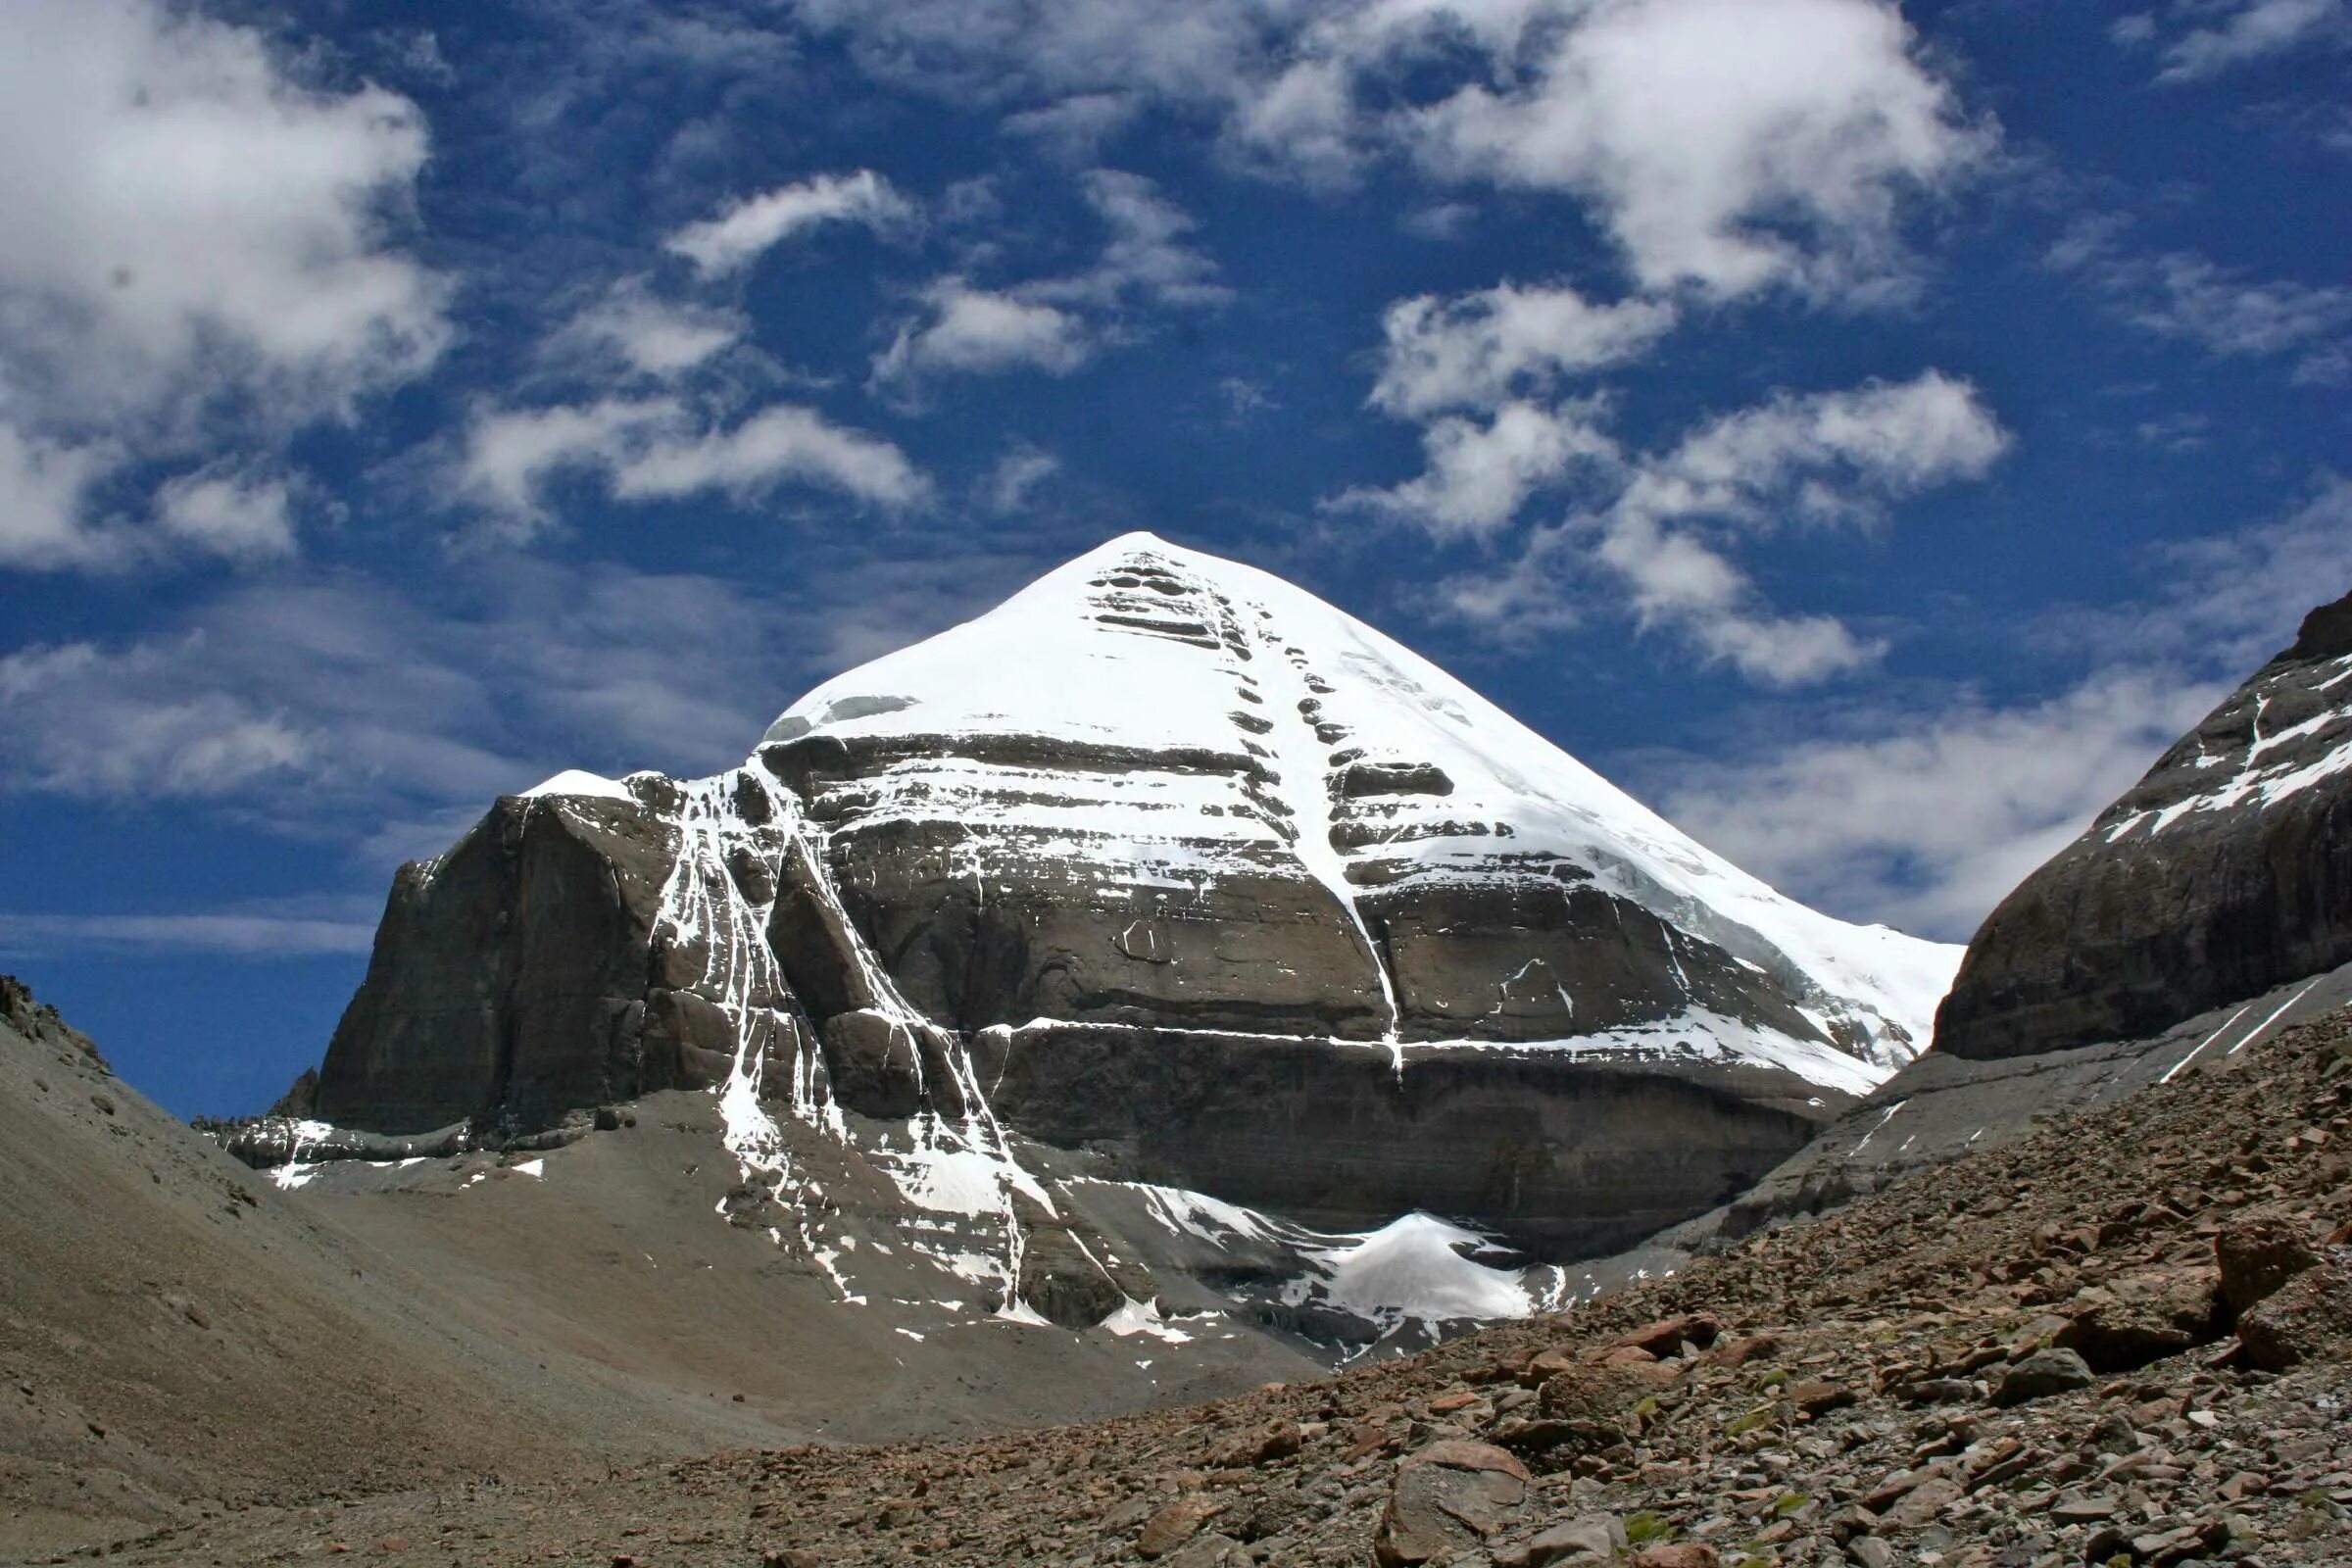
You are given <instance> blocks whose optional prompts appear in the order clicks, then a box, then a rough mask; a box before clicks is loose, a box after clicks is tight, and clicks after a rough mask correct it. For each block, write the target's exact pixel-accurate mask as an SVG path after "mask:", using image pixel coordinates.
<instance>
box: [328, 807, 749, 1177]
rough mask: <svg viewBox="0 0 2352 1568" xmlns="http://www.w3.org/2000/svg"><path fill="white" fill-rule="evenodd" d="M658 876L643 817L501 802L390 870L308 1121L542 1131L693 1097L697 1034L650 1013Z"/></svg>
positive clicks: (670, 1015)
mask: <svg viewBox="0 0 2352 1568" xmlns="http://www.w3.org/2000/svg"><path fill="white" fill-rule="evenodd" d="M668 869H669V867H668V855H667V852H666V848H665V845H664V843H663V834H662V828H661V826H660V824H659V823H658V822H657V821H656V819H655V818H654V817H653V816H652V814H651V813H650V812H648V811H647V810H645V809H643V808H641V807H637V806H632V805H626V804H623V803H620V802H617V801H605V800H577V799H566V800H564V801H563V802H562V803H558V802H557V801H554V800H550V799H525V798H509V799H507V800H504V801H501V802H500V803H499V804H498V805H497V806H496V807H495V808H493V809H492V810H491V812H490V814H489V815H488V816H486V817H484V818H483V819H482V820H481V821H480V822H479V823H478V824H476V825H475V827H474V828H473V830H472V831H471V832H469V833H468V834H466V837H465V838H464V839H462V840H461V841H460V842H459V843H458V845H457V846H456V848H454V849H453V850H451V851H450V853H449V854H447V855H445V856H443V857H442V858H440V859H438V860H432V861H418V862H415V863H412V864H410V865H406V866H403V867H402V868H401V871H400V875H399V876H398V878H397V879H396V880H395V881H394V883H393V886H392V897H391V901H390V903H389V904H388V905H387V907H386V908H385V911H384V919H383V923H382V925H381V927H380V928H379V932H378V935H377V939H376V947H375V952H374V955H373V956H372V957H371V958H370V959H369V961H368V978H367V980H366V981H365V982H364V983H363V984H362V985H361V987H360V990H359V993H358V995H357V996H355V997H354V998H353V999H352V1002H351V1005H350V1006H349V1007H348V1008H347V1009H346V1010H345V1012H344V1015H343V1020H342V1022H341V1023H340V1024H339V1025H338V1026H337V1028H336V1030H335V1036H334V1040H333V1041H332V1043H331V1044H330V1045H329V1046H328V1047H327V1053H326V1060H325V1063H324V1064H323V1066H322V1067H321V1068H320V1071H319V1086H318V1094H317V1100H316V1108H317V1113H318V1114H319V1116H320V1117H322V1118H324V1119H326V1120H328V1121H333V1122H337V1123H339V1124H348V1125H351V1126H355V1127H365V1128H368V1129H370V1130H373V1131H378V1132H392V1133H407V1132H420V1131H424V1130H426V1129H428V1128H437V1127H442V1126H445V1125H447V1124H449V1123H451V1122H456V1121H464V1120H467V1119H475V1120H480V1121H484V1122H500V1121H504V1122H507V1123H510V1124H515V1125H545V1124H546V1123H548V1122H550V1121H553V1120H555V1119H558V1118H560V1117H561V1116H562V1115H563V1114H564V1112H565V1111H567V1110H571V1109H574V1108H579V1107H586V1106H592V1105H595V1104H597V1103H603V1102H607V1101H613V1100H623V1099H628V1098H630V1097H631V1096H634V1095H637V1094H640V1093H643V1092H646V1091H650V1090H654V1089H661V1088H669V1087H675V1086H679V1085H682V1084H688V1083H692V1082H695V1081H697V1075H696V1073H695V1071H694V1066H693V1063H692V1061H691V1060H690V1052H691V1051H692V1045H693V1042H694V1041H695V1039H696V1035H695V1030H696V1024H697V1020H696V1019H695V1017H694V1016H693V1015H692V1013H691V1011H689V1010H688V1009H687V1008H686V1007H685V1006H682V1005H677V1004H675V1003H674V1002H671V1001H667V1000H657V993H659V992H661V991H662V989H663V988H660V987H658V986H657V985H656V983H655V982H656V979H657V974H656V969H655V964H654V954H653V951H652V937H653V917H654V911H655V906H656V902H657V900H658V898H659V896H660V892H661V888H662V880H663V878H664V876H665V875H666V874H667V872H668ZM649 1023H650V1025H651V1029H650V1034H651V1038H650V1039H649ZM728 1038H729V1039H730V1041H731V1038H732V1030H731V1029H730V1030H729V1031H728ZM700 1081H703V1082H708V1081H710V1080H709V1079H708V1078H702V1079H700Z"/></svg>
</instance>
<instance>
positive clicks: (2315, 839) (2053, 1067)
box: [1668, 596, 2352, 1247]
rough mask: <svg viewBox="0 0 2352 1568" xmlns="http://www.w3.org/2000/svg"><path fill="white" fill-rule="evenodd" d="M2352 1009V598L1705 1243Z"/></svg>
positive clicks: (2177, 754) (2127, 809) (2127, 811)
mask: <svg viewBox="0 0 2352 1568" xmlns="http://www.w3.org/2000/svg"><path fill="white" fill-rule="evenodd" d="M2348 1004H2352V596H2347V597H2346V598H2344V599H2341V600H2338V601H2336V602H2335V603H2333V604H2329V605H2324V606H2322V607H2321V608H2320V609H2318V610H2315V611H2313V612H2312V613H2310V614H2309V615H2308V616H2306V617H2305V618H2304V621H2303V626H2302V631H2301V633H2300V635H2298V636H2297V637H2296V639H2295V642H2294V644H2293V646H2292V647H2289V648H2288V649H2286V650H2285V651H2284V652H2282V653H2280V654H2279V655H2278V657H2277V658H2276V659H2273V660H2272V661H2270V662H2268V663H2266V664H2264V665H2263V666H2262V667H2261V668H2260V669H2258V670H2256V671H2255V672H2254V674H2253V676H2252V677H2251V678H2250V679H2248V680H2247V681H2246V683H2245V684H2244V685H2242V686H2240V687H2239V688H2238V689H2237V690H2236V691H2235V692H2233V693H2232V694H2230V696H2229V700H2228V701H2226V702H2224V703H2223V704H2222V705H2221V706H2220V707H2219V708H2217V709H2215V710H2214V711H2213V712H2212V713H2210V714H2208V715H2207V716H2206V717H2205V719H2204V720H2203V721H2202V722H2200V723H2199V724H2198V725H2197V726H2196V727H2195V728H2194V729H2192V730H2190V731H2189V732H2188V733H2187V734H2186V735H2184V736H2182V737H2181V738H2180V740H2179V741H2178V742H2177V743H2175V744H2174V745H2173V747H2172V748H2171V749H2170V750H2168V751H2167V752H2166V753H2165V754H2164V756H2163V757H2162V758H2160V759H2158V760H2157V762H2156V765H2155V766H2153V767H2151V768H2150V769H2149V770H2148V772H2147V775H2146V776H2145V777H2144V778H2142V779H2141V780H2140V781H2139V782H2138V783H2137V784H2135V785H2133V786H2132V787H2131V790H2129V791H2128V792H2126V793H2125V794H2124V796H2123V797H2122V798H2121V799H2119V800H2118V801H2116V802H2115V804H2114V805H2112V806H2110V807H2108V808H2107V809H2106V810H2104V811H2102V812H2100V813H2099V817H2098V820H2097V821H2095V822H2094V823H2092V824H2091V826H2090V827H2089V829H2088V830H2087V831H2085V832H2084V833H2083V834H2082V837H2080V838H2079V839H2077V840H2076V841H2075V842H2074V843H2073V844H2071V845H2069V846H2068V847H2067V848H2066V849H2065V850H2063V851H2061V852H2060V853H2059V854H2058V855H2057V856H2055V857H2054V858H2051V859H2050V861H2049V862H2048V863H2047V864H2045V865H2043V866H2042V867H2041V868H2040V869H2039V870H2037V871H2035V872H2034V874H2033V875H2032V876H2030V877H2028V878H2027V879H2026V880H2025V881H2024V882H2023V883H2021V884H2020V885H2019V886H2018V888H2017V890H2016V891H2015V892H2013V893H2011V894H2010V895H2009V897H2008V898H2007V899H2005V900H2003V901H2002V902H2001V905H2000V907H1998V908H1996V909H1994V910H1993V912H1992V913H1991V915H1990V916H1988V917H1987V918H1986V919H1985V924H1984V926H1983V927H1982V928H1981V929H1980V930H1979V931H1978V932H1977V936H1976V940H1975V941H1974V942H1972V943H1970V944H1969V948H1968V955H1967V956H1966V957H1965V958H1964V959H1963V960H1962V961H1961V964H1960V972H1959V974H1958V976H1957V978H1955V979H1954V981H1953V983H1952V990H1951V994H1950V996H1949V997H1947V998H1946V999H1945V1000H1944V1004H1943V1006H1942V1009H1941V1011H1940V1012H1939V1014H1938V1015H1937V1019H1936V1047H1935V1049H1934V1050H1933V1051H1931V1052H1929V1053H1928V1054H1925V1055H1923V1056H1921V1057H1920V1058H1919V1059H1918V1060H1916V1061H1914V1062H1911V1063H1909V1064H1908V1065H1906V1066H1905V1067H1903V1068H1902V1070H1901V1071H1899V1072H1897V1073H1896V1074H1895V1075H1894V1076H1893V1077H1891V1078H1890V1079H1888V1080H1887V1082H1886V1083H1885V1084H1883V1085H1881V1086H1880V1087H1879V1089H1878V1090H1877V1091H1875V1092H1874V1093H1873V1094H1872V1095H1871V1096H1870V1097H1869V1098H1868V1099H1867V1100H1865V1101H1863V1102H1862V1103H1860V1104H1858V1105H1855V1106H1852V1107H1851V1108H1849V1109H1847V1110H1846V1111H1845V1112H1844V1113H1843V1114H1841V1115H1840V1116H1838V1118H1837V1119H1836V1120H1835V1121H1834V1122H1832V1123H1831V1124H1830V1125H1829V1126H1828V1127H1826V1128H1824V1129H1823V1130H1822V1132H1821V1133H1820V1134H1819V1136H1817V1137H1816V1138H1815V1139H1814V1140H1813V1141H1812V1142H1811V1143H1809V1144H1807V1145H1806V1146H1805V1148H1804V1149H1803V1150H1802V1151H1800V1152H1798V1153H1796V1154H1795V1155H1794V1156H1792V1157H1791V1158H1790V1159H1789V1160H1788V1161H1787V1162H1786V1163H1785V1164H1783V1165H1781V1166H1780V1167H1779V1168H1778V1169H1776V1170H1774V1171H1773V1172H1772V1173H1771V1174H1770V1175H1768V1176H1767V1177H1765V1178H1764V1180H1762V1181H1761V1182H1759V1183H1757V1184H1756V1186H1755V1187H1754V1188H1753V1189H1752V1190H1751V1191H1749V1192H1748V1193H1746V1194H1745V1195H1744V1196H1743V1197H1742V1198H1741V1199H1740V1201H1739V1202H1738V1203H1736V1204H1735V1205H1733V1207H1732V1208H1731V1209H1730V1211H1729V1212H1728V1213H1726V1214H1724V1215H1719V1216H1710V1217H1709V1218H1708V1219H1707V1220H1704V1221H1701V1222H1700V1223H1699V1224H1698V1225H1696V1226H1693V1227H1690V1228H1688V1229H1687V1231H1686V1232H1685V1233H1684V1234H1682V1235H1681V1236H1679V1237H1676V1238H1670V1239H1668V1240H1669V1244H1670V1245H1679V1246H1684V1247H1691V1246H1711V1245H1714V1244H1715V1243H1716V1242H1717V1241H1719V1240H1720V1239H1721V1238H1722V1237H1724V1236H1726V1235H1729V1236H1735V1237H1736V1236H1738V1235H1740V1234H1743V1233H1744V1232H1745V1231H1746V1230H1748V1229H1750V1228H1752V1227H1753V1226H1755V1225H1758V1224H1763V1223H1769V1222H1770V1221H1772V1220H1774V1219H1778V1218H1781V1217H1784V1216H1787V1215H1789V1214H1793V1213H1802V1212H1818V1211H1819V1210H1821V1209H1822V1208H1824V1207H1826V1206H1829V1205H1832V1204H1836V1203H1839V1202H1842V1201H1845V1200H1847V1199H1848V1198H1850V1197H1852V1196H1853V1195H1854V1194H1856V1193H1860V1192H1869V1191H1872V1190H1874V1189H1876V1188H1880V1187H1883V1186H1886V1185H1887V1183H1889V1182H1891V1181H1894V1180H1895V1179H1897V1178H1898V1177H1900V1176H1902V1175H1904V1174H1905V1173H1906V1172H1909V1171H1911V1170H1915V1169H1917V1168H1919V1167H1921V1166H1925V1165H1935V1164H1940V1163H1942V1162H1944V1161H1946V1160H1950V1159H1956V1158H1959V1157H1961V1156H1962V1155H1964V1154H1967V1153H1970V1152H1976V1151H1979V1150H1982V1149H1987V1148H1990V1147H1992V1146H1994V1145H1997V1144H2000V1143H2003V1142H2006V1141H2007V1140H2009V1139H2012V1138H2015V1137H2018V1136H2019V1135H2021V1134H2023V1133H2025V1132H2026V1131H2028V1130H2029V1129H2030V1128H2031V1127H2032V1126H2033V1125H2034V1123H2035V1121H2036V1120H2037V1119H2038V1118H2042V1117H2046V1116H2048V1115H2051V1114H2055V1113H2060V1112H2064V1111H2070V1110H2082V1111H2087V1110H2093V1109H2097V1108H2100V1107H2104V1106H2108V1105H2113V1104H2116V1103H2120V1102H2122V1101H2124V1100H2127V1099H2129V1098H2131V1096H2133V1095H2136V1094H2138V1093H2140V1092H2141V1091H2143V1090H2146V1089H2147V1088H2149V1087H2150V1086H2152V1085H2155V1084H2160V1083H2169V1082H2172V1081H2173V1080H2175V1079H2177V1078H2179V1077H2180V1075H2181V1074H2182V1073H2183V1072H2187V1071H2190V1070H2192V1069H2202V1068H2207V1067H2221V1066H2225V1065H2228V1064H2232V1063H2235V1062H2239V1061H2248V1060H2252V1059H2254V1057H2253V1056H2252V1055H2251V1054H2249V1048H2257V1047H2260V1046H2262V1045H2263V1044H2264V1043H2265V1042H2266V1041H2269V1040H2272V1039H2275V1038H2276V1037H2277V1036H2278V1033H2279V1032H2280V1031H2281V1030H2285V1029H2289V1028H2292V1027H2294V1026H2295V1025H2297V1024H2300V1023H2307V1022H2311V1021H2313V1020H2315V1019H2318V1018H2320V1017H2323V1016H2325V1015H2327V1014H2328V1013H2330V1012H2332V1011H2334V1010H2336V1009H2338V1008H2341V1007H2343V1006H2345V1005H2348Z"/></svg>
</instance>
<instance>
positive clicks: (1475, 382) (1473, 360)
mask: <svg viewBox="0 0 2352 1568" xmlns="http://www.w3.org/2000/svg"><path fill="white" fill-rule="evenodd" d="M1676 315H1677V313H1676V310H1675V308H1674V306H1673V305H1671V304H1669V303H1667V302H1665V301H1662V300H1645V299H1631V300H1622V301H1619V302H1617V303H1616V304H1613V305H1595V304H1593V302H1592V301H1590V300H1588V299H1586V298H1585V297H1584V296H1583V295H1582V294H1580V293H1578V292H1577V291H1576V290H1575V289H1573V288H1566V287H1556V288H1542V287H1536V288H1522V287H1520V286H1518V285H1516V284H1512V283H1498V284H1496V285H1495V287H1493V288H1487V289H1479V290H1476V291H1474V292H1472V293H1468V294H1458V295H1455V296H1454V297H1452V298H1451V299H1441V298H1440V297H1438V296H1437V295H1434V294H1421V295H1416V296H1414V297H1413V298H1411V299H1404V300H1398V301H1397V303H1396V304H1394V305H1392V306H1390V307H1389V309H1388V312H1387V314H1386V315H1385V316H1384V317H1383V318H1382V319H1381V332H1382V335H1383V337H1384V338H1385V339H1386V340H1387V342H1386V347H1385V349H1384V351H1383V355H1382V363H1381V369H1380V379H1379V380H1378V381H1377V382H1376V383H1374V385H1373V388H1372V403H1373V406H1374V407H1376V408H1380V409H1385V410H1387V411H1388V412H1389V413H1391V414H1397V415H1401V416H1404V417H1413V418H1418V417H1423V416H1426V415H1429V414H1433V413H1436V412H1437V411H1439V410H1441V409H1447V408H1465V409H1492V408H1495V407H1496V406H1497V405H1499V404H1500V403H1502V402H1503V401H1504V400H1505V399H1507V398H1509V397H1512V396H1514V395H1524V394H1526V393H1528V392H1544V391H1548V390H1550V389H1551V387H1552V386H1553V385H1554V384H1555V383H1556V382H1557V381H1558V380H1559V379H1560V377H1562V376H1564V375H1570V374H1574V373H1576V372H1578V371H1583V370H1592V369H1597V368H1602V367H1604V366H1609V365H1615V364H1619V363H1622V362H1624V361H1626V360H1630V359H1634V358H1636V357H1638V356H1640V355H1641V354H1642V352H1644V351H1645V350H1647V349H1648V348H1649V346H1650V345H1651V344H1653V343H1655V342H1656V341H1657V340H1658V339H1659V338H1660V337H1662V336H1664V335H1665V333H1666V331H1667V330H1668V329H1669V328H1671V327H1672V326H1673V325H1674V322H1675V318H1676Z"/></svg>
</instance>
